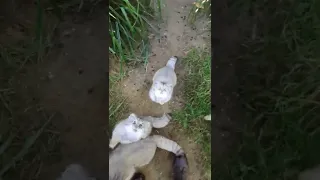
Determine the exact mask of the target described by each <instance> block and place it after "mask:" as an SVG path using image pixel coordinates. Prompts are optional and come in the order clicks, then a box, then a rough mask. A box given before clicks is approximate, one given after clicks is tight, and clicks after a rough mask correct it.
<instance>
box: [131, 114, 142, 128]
mask: <svg viewBox="0 0 320 180" xmlns="http://www.w3.org/2000/svg"><path fill="white" fill-rule="evenodd" d="M128 122H129V125H130V126H131V128H132V130H133V132H143V129H144V122H143V121H142V120H141V119H140V118H138V117H137V115H135V114H134V113H132V114H130V116H129V118H128Z"/></svg>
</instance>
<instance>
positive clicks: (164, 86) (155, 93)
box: [149, 56, 177, 105]
mask: <svg viewBox="0 0 320 180" xmlns="http://www.w3.org/2000/svg"><path fill="white" fill-rule="evenodd" d="M176 62H177V57H176V56H172V57H171V58H170V59H169V60H168V62H167V64H166V66H165V67H163V68H161V69H159V70H158V71H157V72H156V73H155V74H154V76H153V79H152V80H153V83H152V86H151V88H150V90H149V97H150V99H151V100H152V101H153V102H156V103H159V104H161V105H163V104H165V103H167V102H168V101H170V99H171V97H172V94H173V89H174V87H175V85H176V84H177V75H176V73H175V72H174V69H175V64H176Z"/></svg>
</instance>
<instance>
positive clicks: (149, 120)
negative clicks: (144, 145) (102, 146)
mask: <svg viewBox="0 0 320 180" xmlns="http://www.w3.org/2000/svg"><path fill="white" fill-rule="evenodd" d="M170 119H171V117H170V116H169V115H167V114H164V115H163V116H162V117H159V118H156V117H152V116H145V117H141V118H139V117H138V116H137V115H136V114H134V113H131V114H130V115H129V117H128V118H127V119H125V120H122V121H120V122H119V123H118V124H117V125H116V126H115V128H114V130H113V132H112V138H111V140H110V144H109V147H110V148H112V149H113V148H114V147H115V146H116V145H117V144H118V143H120V144H130V143H133V142H137V141H139V140H141V139H144V138H146V137H147V136H149V135H150V133H151V131H152V128H153V127H155V128H162V127H165V126H166V125H167V124H168V123H169V121H170Z"/></svg>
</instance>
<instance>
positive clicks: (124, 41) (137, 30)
mask: <svg viewBox="0 0 320 180" xmlns="http://www.w3.org/2000/svg"><path fill="white" fill-rule="evenodd" d="M156 2H157V3H156V4H157V5H158V7H155V8H154V6H152V4H154V3H155V2H154V1H153V0H143V1H128V0H124V1H116V0H113V1H111V2H110V4H109V37H110V40H111V42H110V47H109V52H110V53H112V54H114V55H116V56H117V57H119V60H120V63H121V65H124V63H141V62H143V63H144V64H146V63H147V61H148V57H149V53H150V51H151V50H150V44H149V39H148V35H149V30H151V29H153V30H154V31H156V28H155V27H154V26H153V25H152V24H151V23H150V22H149V20H150V19H153V18H154V12H155V11H160V15H161V1H160V0H156ZM158 14H159V13H158ZM120 73H122V68H120Z"/></svg>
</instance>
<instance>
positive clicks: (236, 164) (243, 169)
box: [214, 1, 320, 180]
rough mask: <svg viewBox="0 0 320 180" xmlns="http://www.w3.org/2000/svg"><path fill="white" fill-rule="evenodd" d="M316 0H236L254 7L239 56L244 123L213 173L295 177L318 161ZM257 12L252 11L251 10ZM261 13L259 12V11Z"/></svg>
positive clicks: (264, 179)
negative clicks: (236, 142) (253, 17)
mask: <svg viewBox="0 0 320 180" xmlns="http://www.w3.org/2000/svg"><path fill="white" fill-rule="evenodd" d="M317 4H318V3H317V2H316V1H303V2H302V1H297V2H296V1H295V2H294V3H293V2H290V1H281V2H280V1H279V2H278V3H262V2H251V1H250V2H242V3H240V4H237V5H236V6H235V7H234V9H235V12H237V13H236V14H237V15H244V14H243V13H244V12H245V10H244V9H256V10H259V14H260V16H259V18H262V19H264V21H263V22H262V21H261V22H259V21H256V25H257V31H256V32H254V33H255V34H256V35H257V36H256V37H255V38H252V36H250V37H248V39H247V42H246V43H244V45H245V47H244V49H243V51H242V53H241V55H240V57H239V60H240V61H241V64H242V66H241V67H242V69H239V74H238V76H239V77H240V79H241V84H242V86H241V92H240V97H241V98H242V102H243V105H244V107H245V110H246V112H247V120H246V122H247V123H248V124H247V126H246V128H245V130H244V131H243V133H242V134H243V136H242V139H241V142H240V146H239V148H238V149H236V152H235V154H234V155H233V156H231V158H230V161H229V162H228V163H226V166H224V167H225V168H224V170H221V169H219V170H217V171H216V172H214V174H216V176H217V177H216V179H221V180H228V179H230V180H231V179H246V180H256V179H260V180H270V179H296V178H297V174H298V173H299V171H301V170H303V169H305V168H308V167H312V166H314V165H316V164H319V163H320V153H319V152H320V141H319V138H320V129H319V125H320V121H319V118H320V111H319V108H320V99H319V97H320V74H319V72H320V57H319V55H320V54H319V50H318V47H319V38H320V29H319V28H320V21H319V20H320V19H319V18H320V16H319V10H320V9H319V6H317ZM255 15H257V14H255ZM261 15H262V16H261Z"/></svg>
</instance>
